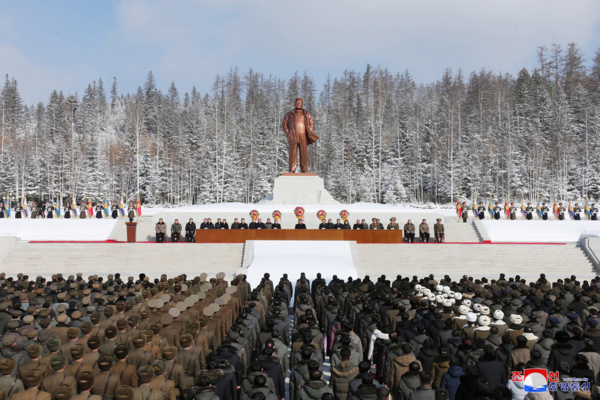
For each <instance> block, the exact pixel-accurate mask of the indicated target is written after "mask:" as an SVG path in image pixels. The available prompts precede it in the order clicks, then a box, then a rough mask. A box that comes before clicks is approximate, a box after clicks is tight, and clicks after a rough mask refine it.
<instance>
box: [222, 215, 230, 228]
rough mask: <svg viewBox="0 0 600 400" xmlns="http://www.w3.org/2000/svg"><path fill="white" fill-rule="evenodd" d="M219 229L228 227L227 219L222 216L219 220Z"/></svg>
mask: <svg viewBox="0 0 600 400" xmlns="http://www.w3.org/2000/svg"><path fill="white" fill-rule="evenodd" d="M221 229H229V224H228V223H227V220H226V219H225V218H223V220H222V221H221Z"/></svg>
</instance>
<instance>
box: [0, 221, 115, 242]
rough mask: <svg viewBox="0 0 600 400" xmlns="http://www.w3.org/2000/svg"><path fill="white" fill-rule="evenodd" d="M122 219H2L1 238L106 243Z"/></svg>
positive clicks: (0, 223)
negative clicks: (13, 237)
mask: <svg viewBox="0 0 600 400" xmlns="http://www.w3.org/2000/svg"><path fill="white" fill-rule="evenodd" d="M122 221H123V220H121V219H120V218H117V219H112V218H106V219H95V218H94V219H91V218H88V219H83V220H82V219H74V218H72V219H63V218H60V219H59V218H53V219H28V218H24V219H14V218H3V219H0V236H16V237H18V238H20V239H21V240H56V241H70V240H85V241H104V240H107V239H108V236H109V235H110V233H111V231H112V230H113V228H114V226H115V224H116V223H117V222H122Z"/></svg>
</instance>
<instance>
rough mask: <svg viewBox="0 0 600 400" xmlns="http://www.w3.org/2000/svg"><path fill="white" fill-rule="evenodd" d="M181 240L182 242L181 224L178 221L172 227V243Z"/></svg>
mask: <svg viewBox="0 0 600 400" xmlns="http://www.w3.org/2000/svg"><path fill="white" fill-rule="evenodd" d="M179 240H181V224H180V223H179V220H178V219H176V220H175V222H174V223H173V225H171V242H179Z"/></svg>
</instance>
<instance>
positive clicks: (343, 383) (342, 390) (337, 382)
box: [330, 347, 358, 400]
mask: <svg viewBox="0 0 600 400" xmlns="http://www.w3.org/2000/svg"><path fill="white" fill-rule="evenodd" d="M340 355H341V358H342V362H341V364H339V365H337V366H335V367H333V368H332V369H331V381H330V385H331V387H332V388H333V394H334V395H335V398H336V399H337V400H346V399H347V398H348V391H349V385H350V381H352V379H354V378H355V377H356V375H358V367H356V366H355V365H354V364H352V363H351V362H350V349H349V348H347V347H343V348H342V349H341V350H340Z"/></svg>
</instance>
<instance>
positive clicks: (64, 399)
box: [52, 385, 73, 400]
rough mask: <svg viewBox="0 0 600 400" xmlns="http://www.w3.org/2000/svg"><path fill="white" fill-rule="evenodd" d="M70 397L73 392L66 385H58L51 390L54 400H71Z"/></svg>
mask: <svg viewBox="0 0 600 400" xmlns="http://www.w3.org/2000/svg"><path fill="white" fill-rule="evenodd" d="M71 397H73V392H72V391H71V388H70V387H69V386H67V385H58V386H57V387H56V389H54V391H53V392H52V398H53V399H54V400H71Z"/></svg>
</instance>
